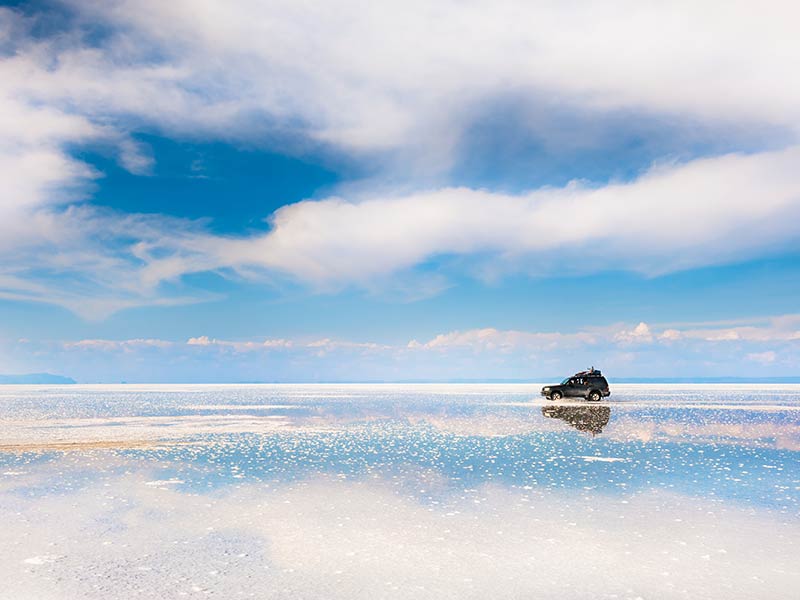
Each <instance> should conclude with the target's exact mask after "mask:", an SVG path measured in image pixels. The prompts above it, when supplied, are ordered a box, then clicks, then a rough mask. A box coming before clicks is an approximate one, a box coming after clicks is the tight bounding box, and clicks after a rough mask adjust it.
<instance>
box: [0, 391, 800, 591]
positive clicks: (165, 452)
mask: <svg viewBox="0 0 800 600" xmlns="http://www.w3.org/2000/svg"><path fill="white" fill-rule="evenodd" d="M538 389H539V386H535V385H258V386H256V385H253V386H130V385H129V386H65V387H36V386H3V387H0V522H2V523H3V527H2V529H3V531H2V536H0V581H2V582H4V583H3V585H2V586H0V598H9V599H11V598H14V599H19V598H42V599H47V598H60V599H69V598H109V597H114V598H175V597H179V596H197V597H209V596H210V597H220V598H238V597H243V598H247V597H251V598H290V597H291V598H370V599H371V598H487V597H490V598H587V599H588V598H631V599H633V598H687V599H688V598H691V599H696V598H748V599H751V598H787V599H788V598H796V597H797V596H796V594H797V589H800V566H798V565H800V461H799V460H798V459H799V458H800V386H792V385H781V386H777V385H759V386H744V385H701V386H690V385H617V386H613V392H614V395H613V396H612V397H611V398H610V399H609V401H606V402H602V403H599V404H589V403H585V402H560V403H552V402H548V401H547V400H544V399H542V398H541V397H540V396H539V395H538Z"/></svg>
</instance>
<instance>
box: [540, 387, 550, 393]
mask: <svg viewBox="0 0 800 600" xmlns="http://www.w3.org/2000/svg"><path fill="white" fill-rule="evenodd" d="M542 389H543V390H544V391H545V392H549V391H550V388H549V387H543V388H542Z"/></svg>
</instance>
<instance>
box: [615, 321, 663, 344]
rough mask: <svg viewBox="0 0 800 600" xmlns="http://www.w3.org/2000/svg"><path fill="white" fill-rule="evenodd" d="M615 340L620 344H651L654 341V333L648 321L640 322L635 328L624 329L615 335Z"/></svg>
mask: <svg viewBox="0 0 800 600" xmlns="http://www.w3.org/2000/svg"><path fill="white" fill-rule="evenodd" d="M614 341H615V342H618V343H620V344H640V343H641V344H649V343H650V342H652V341H653V333H652V332H651V331H650V326H649V325H648V324H647V323H644V322H642V323H639V324H638V325H637V326H636V327H634V328H633V329H623V330H622V331H619V332H617V333H616V334H615V335H614Z"/></svg>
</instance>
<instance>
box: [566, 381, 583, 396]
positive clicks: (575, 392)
mask: <svg viewBox="0 0 800 600" xmlns="http://www.w3.org/2000/svg"><path fill="white" fill-rule="evenodd" d="M580 381H581V380H580V379H579V378H577V377H573V378H572V379H570V380H569V381H568V382H567V385H566V387H565V388H564V395H565V396H568V397H574V396H579V395H580V394H581V384H580Z"/></svg>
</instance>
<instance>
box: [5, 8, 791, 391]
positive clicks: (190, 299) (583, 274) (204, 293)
mask: <svg viewBox="0 0 800 600" xmlns="http://www.w3.org/2000/svg"><path fill="white" fill-rule="evenodd" d="M798 17H800V9H798V8H797V6H796V4H795V3H792V2H776V1H769V0H768V1H766V2H761V3H758V4H753V3H745V2H726V3H721V2H710V1H705V2H703V1H701V2H696V1H695V2H688V1H687V2H682V1H674V2H659V3H656V2H641V1H636V2H634V1H630V0H625V1H623V0H611V1H609V2H604V3H596V2H595V3H593V2H580V1H569V2H563V1H561V2H555V1H553V2H546V1H537V2H518V1H511V0H507V1H504V0H500V1H497V0H495V1H492V2H488V1H482V0H471V1H467V2H463V1H459V2H456V1H444V2H439V3H435V4H430V3H426V2H417V1H416V0H410V1H408V2H403V3H384V2H371V3H362V2H352V1H346V0H345V1H342V2H336V3H323V2H318V3H298V2H289V1H280V0H259V1H255V0H227V1H224V2H223V1H211V0H192V1H191V2H189V1H188V0H173V1H171V2H168V3H165V2H157V1H155V0H135V1H134V0H112V1H110V2H109V1H103V2H100V1H94V0H62V1H58V0H53V1H36V0H34V1H30V2H11V3H5V4H3V5H1V6H0V82H2V86H0V179H1V180H2V181H3V185H2V186H0V373H25V372H52V373H59V374H63V375H67V376H71V377H73V378H75V379H76V380H78V381H83V382H116V381H141V382H203V381H209V382H237V381H375V380H389V381H398V380H399V381H405V380H417V379H426V380H428V379H433V380H452V379H539V378H550V377H555V376H563V375H567V374H570V373H572V372H575V371H577V370H580V369H583V368H586V367H588V366H590V365H594V366H596V367H599V368H602V369H603V371H604V372H605V373H607V374H608V375H609V376H610V377H611V378H613V377H615V376H616V377H722V376H745V377H786V376H797V375H800V302H798V299H800V168H798V165H800V139H799V138H800V76H799V75H798V73H800V69H798V65H800V44H798V43H797V41H796V26H795V24H796V22H797V19H798Z"/></svg>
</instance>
